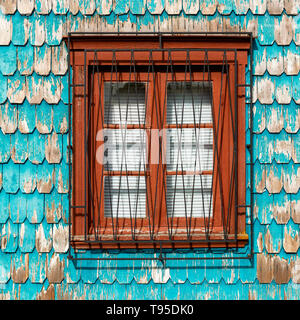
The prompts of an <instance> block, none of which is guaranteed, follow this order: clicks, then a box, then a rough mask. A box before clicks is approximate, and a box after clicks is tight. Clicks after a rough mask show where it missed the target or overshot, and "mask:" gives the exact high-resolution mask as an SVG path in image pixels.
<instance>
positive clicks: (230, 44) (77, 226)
mask: <svg viewBox="0 0 300 320" xmlns="http://www.w3.org/2000/svg"><path fill="white" fill-rule="evenodd" d="M217 40H218V41H216V38H215V37H212V38H208V37H206V38H202V37H193V36H185V37H179V38H176V37H165V38H164V40H163V42H162V41H160V42H158V41H157V39H155V38H153V37H140V38H139V41H136V39H134V38H132V37H119V38H118V39H114V38H111V37H109V36H106V37H96V38H94V37H80V36H79V37H74V38H73V39H72V41H71V43H70V45H71V47H72V48H73V49H75V50H74V52H71V55H70V62H71V66H72V74H73V83H74V86H73V94H72V99H73V100H72V104H73V106H72V107H73V108H72V109H73V115H72V119H73V126H72V128H73V135H72V141H73V143H72V154H73V157H72V172H73V175H72V201H71V204H72V210H71V223H72V227H71V244H72V245H73V246H74V247H75V248H83V249H87V248H157V247H167V248H170V247H181V248H186V247H208V246H212V247H233V246H244V245H245V244H246V243H247V242H248V235H247V234H246V232H245V229H246V221H245V207H244V206H243V204H245V194H246V191H245V190H246V182H245V181H246V179H245V174H246V173H245V171H246V161H245V157H246V156H245V149H246V138H245V88H243V87H242V86H240V87H237V92H236V98H237V101H236V103H237V106H238V114H237V115H236V117H237V118H236V121H237V123H238V129H237V130H238V143H237V148H238V149H237V162H238V171H237V172H238V175H237V184H238V188H237V191H236V193H235V194H236V197H237V203H238V204H240V205H241V206H239V207H238V212H237V214H238V220H237V225H235V224H234V223H233V222H232V223H230V226H231V227H230V230H229V232H228V235H229V237H233V236H232V235H233V233H234V230H233V229H232V228H233V226H234V225H235V227H234V228H235V233H236V234H235V240H236V241H235V242H232V243H228V242H226V241H224V239H223V238H222V237H218V233H221V232H222V230H221V229H222V228H221V227H220V225H221V220H222V217H221V210H220V209H219V207H220V205H221V204H220V201H221V200H220V198H218V197H216V196H215V195H217V194H218V192H216V188H220V185H219V184H218V182H216V181H217V177H215V176H214V182H213V185H214V192H213V196H214V198H216V199H214V206H213V208H214V213H213V223H214V226H213V229H212V230H213V232H212V235H211V236H210V239H209V240H213V242H211V241H205V239H204V241H203V239H201V241H199V242H197V241H195V242H190V241H184V240H183V239H186V235H184V237H183V238H182V241H181V242H180V241H179V242H176V243H175V242H172V241H171V242H168V241H166V242H163V243H162V242H159V241H158V242H152V243H151V242H143V241H141V240H143V237H140V238H139V239H137V240H136V241H134V242H129V241H126V240H124V239H125V238H124V239H123V240H122V241H121V240H120V241H117V242H116V243H115V242H112V243H108V242H103V241H95V238H94V237H93V234H94V233H95V230H93V225H94V224H93V220H94V221H96V220H98V219H99V216H97V215H92V214H91V209H89V208H90V206H91V203H90V200H89V191H86V188H84V186H86V181H85V180H86V178H85V177H84V176H85V170H84V169H83V168H85V166H84V167H83V164H84V163H86V161H88V160H86V158H85V157H84V153H85V152H89V151H88V150H87V149H86V150H84V146H85V142H84V136H85V135H86V134H87V133H86V132H85V130H86V129H85V125H87V119H86V117H85V120H84V119H83V117H82V115H83V114H84V108H85V103H86V102H85V98H84V97H85V96H89V97H94V98H95V101H100V100H101V97H102V98H103V92H102V93H101V94H100V97H99V90H98V91H97V89H96V88H98V87H99V86H98V84H97V85H95V86H92V85H91V77H90V76H89V75H88V71H87V70H88V66H92V65H93V64H94V63H95V56H94V54H93V51H92V50H93V49H103V48H107V49H122V48H125V49H126V48H133V49H143V48H145V49H146V48H152V49H156V48H157V49H159V48H162V47H163V48H166V49H168V48H170V49H175V48H179V49H180V48H182V49H186V48H198V49H201V48H208V49H216V51H214V52H211V53H209V55H210V56H209V61H211V63H212V64H213V65H219V64H221V63H222V62H223V60H224V55H222V54H221V51H220V52H218V51H217V50H218V49H220V50H224V49H226V48H228V49H232V50H238V51H236V52H235V53H233V52H234V51H230V52H228V54H227V55H226V59H227V61H226V62H227V64H228V66H229V74H230V81H229V83H230V92H231V94H232V95H234V94H235V92H234V88H235V82H234V79H235V72H236V75H237V78H238V79H236V80H237V81H238V83H239V84H240V83H242V84H244V83H245V70H246V65H247V50H248V49H249V48H250V42H249V39H248V38H247V37H246V38H242V37H240V38H236V37H235V38H228V39H223V38H218V37H217ZM89 50H91V51H89ZM105 54H106V55H105V56H104V57H106V58H105V59H104V60H105V61H106V60H107V61H109V60H112V56H109V54H108V53H105ZM201 54H202V56H201ZM199 55H200V56H201V57H199V56H197V58H196V57H194V58H193V57H191V60H192V61H193V59H198V60H202V61H204V60H205V55H208V54H207V53H205V52H203V53H200V54H199ZM185 58H186V57H183V56H182V53H180V52H178V53H176V52H175V53H174V56H173V57H172V61H173V62H174V67H176V63H177V61H178V64H181V63H182V61H183V60H184V59H185ZM115 59H117V60H118V61H119V62H120V64H121V65H122V63H123V62H122V61H125V62H124V64H126V63H128V61H129V58H128V56H125V53H124V55H123V56H122V55H121V54H120V55H119V56H117V55H115ZM135 60H136V61H143V63H145V61H144V60H145V59H144V56H143V55H142V53H140V56H139V53H137V54H136V56H135ZM153 60H154V62H157V63H160V64H161V65H167V57H166V56H163V54H162V53H159V52H157V53H153ZM126 61H127V62H126ZM159 61H160V62H159ZM162 61H163V62H162ZM97 63H98V61H97ZM103 65H106V66H109V62H103ZM137 74H138V75H139V77H140V80H141V81H143V82H146V80H147V79H146V76H147V75H145V74H143V73H142V72H141V73H137ZM175 74H176V77H179V79H178V81H189V75H186V73H185V75H184V78H183V74H182V72H181V73H180V72H175ZM204 74H205V72H199V74H197V72H195V73H194V74H193V81H203V80H204V81H208V80H209V81H211V82H212V83H213V86H212V88H213V89H212V91H213V104H214V105H216V104H218V100H219V99H220V98H221V99H225V100H226V101H225V102H224V105H226V106H228V105H229V101H227V100H228V99H229V97H228V95H227V96H226V97H224V94H222V93H221V94H220V91H221V80H220V77H221V73H220V71H211V72H210V73H209V76H208V72H207V73H206V74H205V77H206V78H203V75H204ZM157 75H158V76H157V77H156V79H155V82H156V83H154V80H152V81H150V82H149V90H148V97H147V99H149V101H148V103H149V105H150V106H152V107H151V108H150V109H151V110H150V111H149V110H148V113H147V115H146V126H145V128H144V129H145V130H146V131H147V137H148V142H149V145H148V148H147V150H148V152H149V154H148V156H149V155H150V154H152V153H153V151H154V150H155V149H157V145H151V142H150V141H151V140H150V139H149V132H148V130H150V129H161V128H157V127H156V125H155V116H153V113H154V112H153V111H154V109H153V108H154V107H153V106H154V103H153V98H151V97H153V94H151V93H152V91H153V90H155V89H156V90H158V91H159V92H160V95H159V99H160V101H159V105H164V103H165V101H164V99H165V96H164V95H163V93H164V92H165V87H164V84H166V82H167V81H172V79H170V78H168V79H166V77H167V75H166V73H165V72H160V73H157ZM94 76H95V78H94V79H93V81H95V82H97V81H99V80H97V77H98V79H99V76H97V77H96V75H94ZM121 76H122V79H123V80H126V79H127V80H131V81H132V80H135V79H129V75H128V72H127V73H126V72H118V73H117V74H113V77H112V74H111V73H109V72H106V74H105V73H104V77H105V78H106V79H110V80H113V81H118V80H120V77H121ZM169 76H170V75H169ZM223 76H224V75H223ZM116 77H119V79H117V78H116ZM86 79H87V80H88V81H87V80H86ZM148 80H149V79H148ZM83 82H85V85H84V87H83V86H82V85H81V86H80V85H79V86H76V84H79V83H81V84H82V83H83ZM91 87H93V88H94V90H92V89H91ZM100 87H101V88H102V87H103V86H101V85H100ZM85 90H86V91H85ZM219 94H220V95H219ZM151 99H152V100H151ZM93 103H94V102H93ZM98 108H99V106H98ZM161 111H162V110H161ZM149 113H152V116H149ZM224 114H225V117H226V118H227V120H226V124H225V129H224V130H225V131H224V132H223V135H221V136H220V137H219V138H218V139H220V142H218V143H217V148H218V150H220V152H221V153H220V155H219V156H220V160H221V162H222V169H221V171H222V172H225V173H227V172H228V176H226V174H224V176H223V178H226V177H227V179H229V178H230V177H229V171H230V170H229V167H230V163H232V162H231V161H232V159H231V158H229V157H228V156H227V154H228V150H232V148H234V146H233V143H232V140H230V139H227V146H226V147H224V144H225V143H226V139H224V136H225V137H227V136H230V133H229V131H230V122H231V119H230V114H229V111H225V113H224ZM214 116H217V109H214ZM91 118H92V119H95V118H94V117H91ZM149 118H151V119H150V120H149ZM164 118H166V117H164ZM85 121H86V122H85ZM149 121H150V122H149ZM111 127H113V126H111ZM164 127H169V128H170V127H174V125H173V126H172V125H167V124H164ZM192 127H193V126H192ZM90 128H91V136H92V137H93V138H92V139H91V140H92V141H95V137H96V134H97V132H98V130H99V126H98V125H97V124H96V123H95V121H91V123H90ZM95 128H96V129H95ZM129 128H130V125H129ZM132 128H134V126H132ZM83 132H85V134H82V133H83ZM221 139H222V141H221ZM99 143H102V142H99ZM221 143H222V147H221ZM98 146H99V145H97V146H96V147H98ZM87 148H91V146H90V145H89V146H87ZM92 149H93V150H94V149H95V146H94V147H93V148H92ZM154 152H155V151H154ZM148 160H150V161H149V163H150V164H149V166H148V168H147V169H148V170H147V172H145V175H146V176H147V179H150V180H151V179H152V181H151V182H147V186H148V187H150V188H151V193H154V188H155V187H156V186H155V185H156V183H158V182H159V184H162V181H163V174H162V172H166V170H160V174H159V178H158V182H157V181H155V179H154V178H153V175H154V174H153V173H154V172H156V169H157V168H156V167H153V165H152V164H151V159H148ZM90 165H91V164H90ZM215 165H216V162H214V170H215ZM154 166H155V165H154ZM91 167H93V166H92V165H91ZM92 170H95V171H92V176H93V175H94V174H95V175H97V176H98V175H99V172H100V171H101V167H99V166H96V168H95V169H92ZM127 174H132V175H135V173H134V172H132V173H128V172H127ZM222 174H223V173H222ZM147 181H148V180H147ZM91 186H92V190H93V188H97V186H95V185H93V183H92V184H91ZM160 188H161V190H163V186H160ZM163 192H164V191H163ZM163 192H162V193H161V194H160V196H161V198H160V199H159V200H158V201H157V202H156V203H157V204H156V205H157V206H158V204H160V208H154V209H153V208H152V209H150V211H151V212H150V216H151V217H152V216H153V213H152V211H153V210H155V211H158V212H160V215H155V217H156V219H158V217H159V218H160V219H161V221H160V222H158V221H157V222H155V223H154V226H155V227H158V228H159V229H157V230H156V232H161V233H162V234H163V235H164V234H165V235H166V236H167V229H166V227H167V221H166V220H167V219H168V218H167V215H166V209H165V205H166V204H165V201H164V199H165V197H164V193H163ZM227 196H228V195H227ZM225 198H226V193H225ZM160 200H161V201H160ZM227 200H228V199H227V198H226V202H227ZM102 202H103V201H102ZM229 202H230V201H228V203H229ZM84 203H89V205H88V209H87V210H86V207H85V209H83V207H84V205H83V204H84ZM161 203H162V204H161ZM101 205H102V206H103V204H101ZM225 209H226V210H232V211H234V207H233V206H231V207H230V208H225ZM103 212H104V210H103V209H102V208H101V210H100V215H101V216H100V221H103V222H104V223H105V226H106V230H105V233H104V235H107V236H108V238H109V237H111V236H112V235H113V232H112V221H111V218H104V215H103ZM146 213H147V209H146ZM234 216H235V215H234V214H233V212H232V214H230V219H234ZM226 217H227V216H226ZM228 217H229V215H228ZM86 218H88V220H86ZM103 218H104V220H102V219H103ZM223 219H224V217H223ZM175 220H176V222H175V227H176V228H178V227H179V226H181V225H182V224H184V223H185V221H184V220H185V218H175ZM98 221H99V220H98ZM137 223H138V224H137V226H138V227H142V226H143V223H146V220H145V219H141V218H140V219H138V222H137ZM173 223H174V221H173ZM119 224H120V225H122V227H124V230H125V233H124V234H125V235H127V234H128V235H130V232H131V230H130V221H129V219H127V218H122V219H121V220H120V221H119ZM192 224H193V225H194V227H195V228H196V229H194V231H195V230H196V231H199V233H201V232H200V230H201V228H202V230H203V225H204V224H203V218H193V219H192ZM107 226H108V227H107ZM145 226H146V225H145ZM145 230H146V229H145ZM145 232H146V231H145ZM191 236H192V237H193V233H192V234H191ZM201 237H202V236H201V235H200V238H201ZM205 237H206V235H205V234H204V233H203V238H205ZM200 238H199V239H200ZM180 239H181V238H180V236H178V237H177V240H180ZM161 240H167V237H166V239H164V236H162V238H161Z"/></svg>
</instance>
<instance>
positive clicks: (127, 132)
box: [104, 128, 146, 171]
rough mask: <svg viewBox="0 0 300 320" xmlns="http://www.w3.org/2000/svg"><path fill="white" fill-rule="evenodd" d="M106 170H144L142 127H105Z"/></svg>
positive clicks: (144, 152)
mask: <svg viewBox="0 0 300 320" xmlns="http://www.w3.org/2000/svg"><path fill="white" fill-rule="evenodd" d="M104 137H105V138H104V139H105V150H104V161H105V163H106V166H105V168H106V170H115V171H120V170H121V169H122V171H125V170H128V171H144V166H145V161H146V133H145V130H142V129H126V128H122V129H117V130H116V129H105V130H104Z"/></svg>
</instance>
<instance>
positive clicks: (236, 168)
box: [233, 49, 238, 241]
mask: <svg viewBox="0 0 300 320" xmlns="http://www.w3.org/2000/svg"><path fill="white" fill-rule="evenodd" d="M237 68H238V65H237V51H236V49H235V50H234V84H235V86H234V110H235V112H234V117H235V130H234V160H233V162H234V164H235V165H234V168H235V173H234V174H235V176H234V180H235V181H234V190H235V196H234V198H235V199H234V234H235V240H236V241H237V232H238V222H237V219H238V212H237V211H238V201H237V200H238V153H237V139H238V100H237V95H238V70H237Z"/></svg>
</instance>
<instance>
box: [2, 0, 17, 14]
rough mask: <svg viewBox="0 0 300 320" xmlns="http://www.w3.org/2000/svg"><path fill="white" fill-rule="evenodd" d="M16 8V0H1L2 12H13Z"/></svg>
mask: <svg viewBox="0 0 300 320" xmlns="http://www.w3.org/2000/svg"><path fill="white" fill-rule="evenodd" d="M16 9H17V0H1V1H0V10H1V11H2V12H3V14H14V13H15V12H16Z"/></svg>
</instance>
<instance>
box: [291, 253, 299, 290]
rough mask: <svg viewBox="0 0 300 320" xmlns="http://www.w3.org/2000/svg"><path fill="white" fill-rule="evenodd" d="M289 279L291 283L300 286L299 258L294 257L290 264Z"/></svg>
mask: <svg viewBox="0 0 300 320" xmlns="http://www.w3.org/2000/svg"><path fill="white" fill-rule="evenodd" d="M291 279H292V281H293V283H297V284H300V258H299V257H295V260H294V259H293V260H292V262H291Z"/></svg>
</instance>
